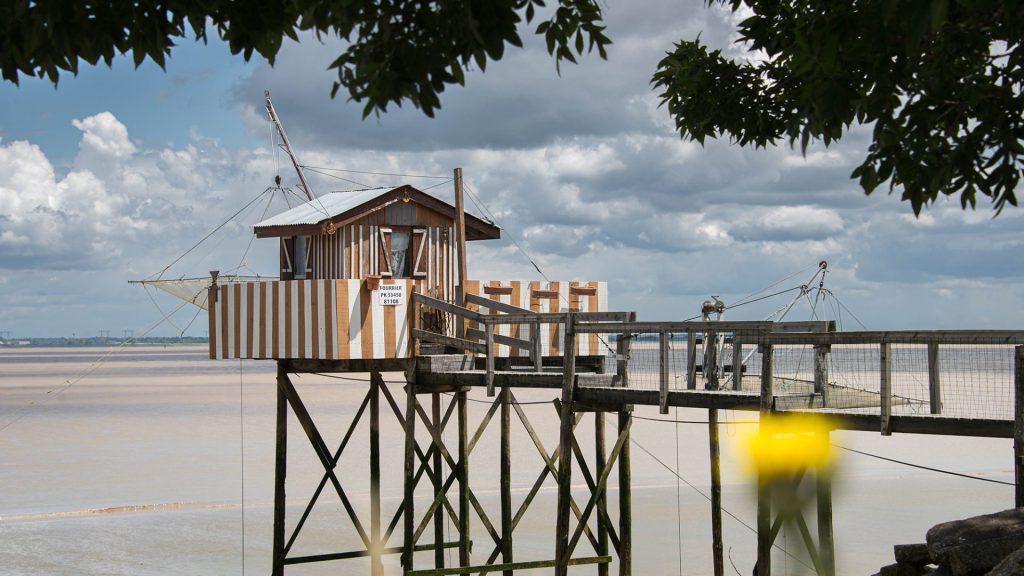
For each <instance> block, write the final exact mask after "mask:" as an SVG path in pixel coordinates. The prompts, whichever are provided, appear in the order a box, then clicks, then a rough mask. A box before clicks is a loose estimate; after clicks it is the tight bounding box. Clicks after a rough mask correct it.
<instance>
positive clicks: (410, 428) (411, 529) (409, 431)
mask: <svg viewBox="0 0 1024 576" xmlns="http://www.w3.org/2000/svg"><path fill="white" fill-rule="evenodd" d="M415 378H416V377H415V372H413V375H412V377H411V378H409V379H408V380H407V382H406V385H405V482H404V493H405V498H404V500H405V511H404V512H403V513H402V514H403V517H402V520H403V526H402V531H403V534H402V536H403V539H402V567H403V568H404V569H405V571H406V572H409V571H410V570H412V569H413V566H414V562H413V552H414V550H415V546H416V541H415V533H416V514H415V512H414V511H415V509H416V506H415V502H414V500H415V496H416V479H415V474H416V402H417V400H416V379H415Z"/></svg>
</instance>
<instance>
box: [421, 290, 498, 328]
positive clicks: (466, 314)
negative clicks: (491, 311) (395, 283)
mask: <svg viewBox="0 0 1024 576" xmlns="http://www.w3.org/2000/svg"><path fill="white" fill-rule="evenodd" d="M412 301H413V302H415V303H417V304H423V305H424V306H430V307H431V308H437V309H438V310H442V311H444V312H448V313H450V314H454V315H456V316H461V317H462V318H467V319H469V320H472V321H474V322H480V323H483V319H484V318H485V317H486V315H485V314H481V313H479V312H475V311H473V310H470V309H469V308H463V307H462V306H459V305H458V304H452V303H451V302H445V301H444V300H438V299H437V298H431V297H430V296H427V295H425V294H420V293H419V292H413V293H412Z"/></svg>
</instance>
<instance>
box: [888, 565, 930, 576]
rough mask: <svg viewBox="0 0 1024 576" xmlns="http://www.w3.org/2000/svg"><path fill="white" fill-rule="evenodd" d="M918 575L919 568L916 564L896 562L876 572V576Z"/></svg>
mask: <svg viewBox="0 0 1024 576" xmlns="http://www.w3.org/2000/svg"><path fill="white" fill-rule="evenodd" d="M920 573H921V568H920V567H918V566H917V565H916V564H908V563H906V562H897V563H895V564H889V565H888V566H882V568H881V570H879V571H878V576H918V575H919V574H920Z"/></svg>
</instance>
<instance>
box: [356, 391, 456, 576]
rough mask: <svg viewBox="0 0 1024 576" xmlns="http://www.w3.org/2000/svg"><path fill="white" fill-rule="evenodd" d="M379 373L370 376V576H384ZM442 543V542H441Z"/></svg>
mask: <svg viewBox="0 0 1024 576" xmlns="http://www.w3.org/2000/svg"><path fill="white" fill-rule="evenodd" d="M382 384H383V378H381V375H380V372H377V371H374V372H372V373H371V374H370V546H369V549H370V552H371V554H370V575H371V576H384V564H383V563H382V561H381V555H380V549H381V548H382V547H383V546H382V542H381V538H380V386H381V385H382ZM442 541H443V540H442Z"/></svg>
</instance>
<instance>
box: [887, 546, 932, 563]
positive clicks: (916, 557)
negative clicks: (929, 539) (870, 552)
mask: <svg viewBox="0 0 1024 576" xmlns="http://www.w3.org/2000/svg"><path fill="white" fill-rule="evenodd" d="M892 550H893V555H894V556H895V557H896V561H897V562H907V563H909V564H917V565H918V566H921V565H924V564H931V563H932V557H931V555H930V554H928V545H927V544H897V545H895V546H893V547H892Z"/></svg>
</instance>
